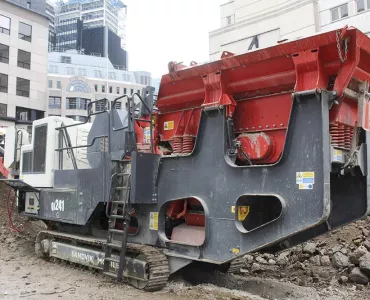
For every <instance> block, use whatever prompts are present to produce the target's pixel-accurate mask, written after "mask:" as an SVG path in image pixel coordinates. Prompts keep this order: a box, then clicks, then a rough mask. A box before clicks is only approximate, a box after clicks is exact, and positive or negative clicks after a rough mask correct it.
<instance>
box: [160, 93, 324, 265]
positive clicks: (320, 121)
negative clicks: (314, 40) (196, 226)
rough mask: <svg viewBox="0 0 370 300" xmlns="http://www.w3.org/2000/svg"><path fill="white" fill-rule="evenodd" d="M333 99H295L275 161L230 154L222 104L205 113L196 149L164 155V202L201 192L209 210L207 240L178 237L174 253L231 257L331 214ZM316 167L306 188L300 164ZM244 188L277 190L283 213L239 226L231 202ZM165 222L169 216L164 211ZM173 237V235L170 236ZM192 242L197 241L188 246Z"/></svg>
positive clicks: (246, 191)
mask: <svg viewBox="0 0 370 300" xmlns="http://www.w3.org/2000/svg"><path fill="white" fill-rule="evenodd" d="M328 118H329V117H328V101H327V98H326V94H323V95H322V97H316V96H315V95H308V96H305V97H301V98H300V99H299V101H295V102H294V105H293V110H292V116H291V120H290V124H289V132H288V138H287V141H286V147H285V151H284V154H283V157H282V159H281V160H280V162H279V163H277V164H276V165H274V166H266V167H263V166H256V167H237V166H234V165H232V164H231V163H228V162H227V158H226V157H225V152H226V151H225V149H226V125H225V117H224V115H223V113H222V112H219V111H209V112H207V113H204V114H203V115H202V121H201V128H200V132H199V135H198V138H197V144H196V148H195V150H194V153H193V155H191V156H189V157H181V158H165V159H162V165H161V170H160V172H159V181H158V182H159V185H158V205H159V207H162V206H163V205H164V204H165V203H166V202H168V201H171V200H175V199H183V198H187V197H196V198H198V199H200V201H201V202H202V203H203V206H204V207H205V211H206V227H207V231H206V244H205V245H204V246H203V247H201V248H200V249H199V250H198V249H197V250H198V251H197V250H196V249H193V250H194V251H190V249H189V250H186V251H185V249H184V247H183V246H178V245H176V244H171V246H168V247H170V248H171V249H172V250H171V251H172V252H173V254H174V255H176V254H180V253H185V252H186V253H188V254H189V253H190V252H193V253H198V254H197V257H194V259H203V260H206V261H207V260H209V261H227V260H229V259H231V258H233V257H234V254H233V253H232V251H231V249H232V248H239V249H240V254H242V253H246V252H250V251H253V250H256V249H258V248H261V247H265V246H266V245H270V244H273V243H275V242H276V241H279V240H282V239H284V238H287V237H288V236H291V235H294V234H296V233H298V232H300V231H303V230H306V229H308V228H311V227H314V226H316V225H318V224H320V223H322V222H324V221H326V219H327V218H328V216H329V213H330V167H329V163H328V162H329V161H330V147H329V146H330V145H329V137H328V132H329V128H328V126H329V125H328V124H329V122H328ZM306 171H311V172H315V184H314V187H313V189H312V190H300V189H299V188H298V185H297V184H296V172H306ZM242 195H273V196H276V197H278V198H279V199H280V201H281V202H282V205H283V212H282V216H281V217H280V218H278V219H277V220H276V221H274V222H272V223H269V224H267V225H265V226H263V227H260V228H258V229H257V230H254V231H250V232H247V233H242V232H240V231H239V230H238V229H237V228H236V225H235V216H234V215H233V214H231V206H233V205H235V204H236V201H237V199H238V198H239V197H240V196H242ZM159 223H160V224H162V223H164V215H163V214H161V215H160V219H159ZM167 242H168V241H167ZM189 248H191V247H189Z"/></svg>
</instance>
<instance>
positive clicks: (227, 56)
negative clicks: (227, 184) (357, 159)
mask: <svg viewBox="0 0 370 300" xmlns="http://www.w3.org/2000/svg"><path fill="white" fill-rule="evenodd" d="M337 38H339V46H340V49H341V52H342V53H341V54H342V57H343V56H345V50H344V47H345V46H344V45H345V43H346V44H347V46H348V55H347V57H346V59H340V55H339V51H338V48H337V47H338V42H337ZM169 70H170V73H169V74H167V75H164V76H163V77H162V81H161V85H160V90H159V95H158V101H157V107H158V110H159V112H158V114H157V115H156V117H155V126H154V128H155V130H154V136H153V138H154V144H155V145H158V143H159V142H169V143H170V145H171V146H173V143H174V139H175V138H179V137H180V139H181V137H183V136H185V135H192V136H194V137H196V135H197V131H198V126H199V122H200V115H201V111H202V110H203V109H204V108H209V107H219V106H223V107H225V111H226V116H225V117H226V118H233V119H234V124H235V133H236V135H238V134H243V133H244V134H252V133H258V132H260V133H261V132H263V133H264V134H266V135H268V137H269V138H270V140H271V145H272V147H273V152H272V153H273V154H271V155H270V156H269V158H268V159H267V160H265V161H260V163H274V162H276V161H277V160H278V159H279V157H280V156H281V153H282V151H283V147H284V143H285V138H286V131H287V126H288V123H289V116H290V112H291V108H292V93H295V92H302V91H308V90H319V89H326V90H334V91H336V92H337V93H338V98H337V101H336V102H335V104H334V105H333V107H332V108H331V109H330V124H331V125H332V126H334V127H335V126H337V127H336V128H339V127H340V126H347V127H346V128H347V129H348V128H354V127H355V126H358V127H362V128H364V129H366V130H369V125H370V124H369V122H370V120H369V109H370V107H369V104H368V102H367V101H365V102H362V103H360V102H358V103H357V102H356V101H354V100H353V99H349V98H348V97H347V96H346V93H345V91H346V89H347V88H348V86H349V85H350V83H351V82H353V81H355V82H364V81H368V82H370V39H369V38H368V37H367V36H366V35H364V34H363V33H362V32H360V31H359V30H357V29H355V28H347V27H345V28H343V29H342V30H340V31H331V32H326V33H322V34H319V35H315V36H311V37H308V38H304V39H301V40H297V41H294V42H288V43H283V44H278V45H276V46H273V47H269V48H266V49H261V50H257V51H253V52H248V53H245V54H241V55H234V54H232V53H229V52H224V53H223V55H222V57H221V59H220V60H218V61H215V62H211V63H208V64H203V65H196V64H195V63H192V66H191V67H185V66H183V65H180V64H176V63H170V65H169ZM362 92H364V93H367V92H368V91H362ZM360 105H361V107H359V106H360ZM358 114H363V115H362V116H361V115H358ZM165 122H173V124H174V126H173V129H170V130H168V129H167V130H165V128H164V125H165ZM338 126H339V127H338ZM334 127H333V128H334ZM341 128H342V127H341ZM248 151H253V149H249V150H248ZM156 153H162V152H161V151H160V150H159V148H158V147H156ZM186 154H188V153H186ZM249 154H253V153H249Z"/></svg>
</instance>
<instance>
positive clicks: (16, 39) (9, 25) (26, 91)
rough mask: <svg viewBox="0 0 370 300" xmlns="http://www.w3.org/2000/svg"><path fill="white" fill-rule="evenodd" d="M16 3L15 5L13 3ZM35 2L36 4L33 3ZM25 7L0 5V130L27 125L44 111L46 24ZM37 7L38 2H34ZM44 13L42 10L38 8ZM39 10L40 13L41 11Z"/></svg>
mask: <svg viewBox="0 0 370 300" xmlns="http://www.w3.org/2000/svg"><path fill="white" fill-rule="evenodd" d="M16 2H17V1H16ZM36 2H37V1H36ZM36 2H33V1H32V2H30V5H29V7H30V8H27V5H26V6H23V5H20V4H19V3H16V4H14V3H13V2H5V1H1V5H0V126H2V127H6V126H13V125H14V124H15V123H16V124H19V123H31V121H33V120H35V119H39V118H42V117H43V116H44V112H45V111H46V109H47V102H46V101H45V100H46V97H47V53H48V46H47V45H48V28H49V21H48V19H47V18H46V17H45V16H44V14H42V13H39V12H37V11H36V10H34V9H33V8H36V6H33V3H36ZM38 3H39V4H40V5H41V3H42V1H39V2H38ZM42 9H44V8H42ZM42 9H41V10H42Z"/></svg>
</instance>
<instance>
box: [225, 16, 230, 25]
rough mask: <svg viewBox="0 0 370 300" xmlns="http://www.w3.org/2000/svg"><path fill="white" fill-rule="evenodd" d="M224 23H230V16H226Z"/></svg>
mask: <svg viewBox="0 0 370 300" xmlns="http://www.w3.org/2000/svg"><path fill="white" fill-rule="evenodd" d="M226 25H231V16H228V17H226Z"/></svg>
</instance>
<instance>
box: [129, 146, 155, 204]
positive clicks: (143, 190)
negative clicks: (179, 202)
mask: <svg viewBox="0 0 370 300" xmlns="http://www.w3.org/2000/svg"><path fill="white" fill-rule="evenodd" d="M158 167H159V155H155V154H149V153H137V152H132V164H131V178H132V183H131V203H132V204H156V203H157V193H156V179H157V175H158Z"/></svg>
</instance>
